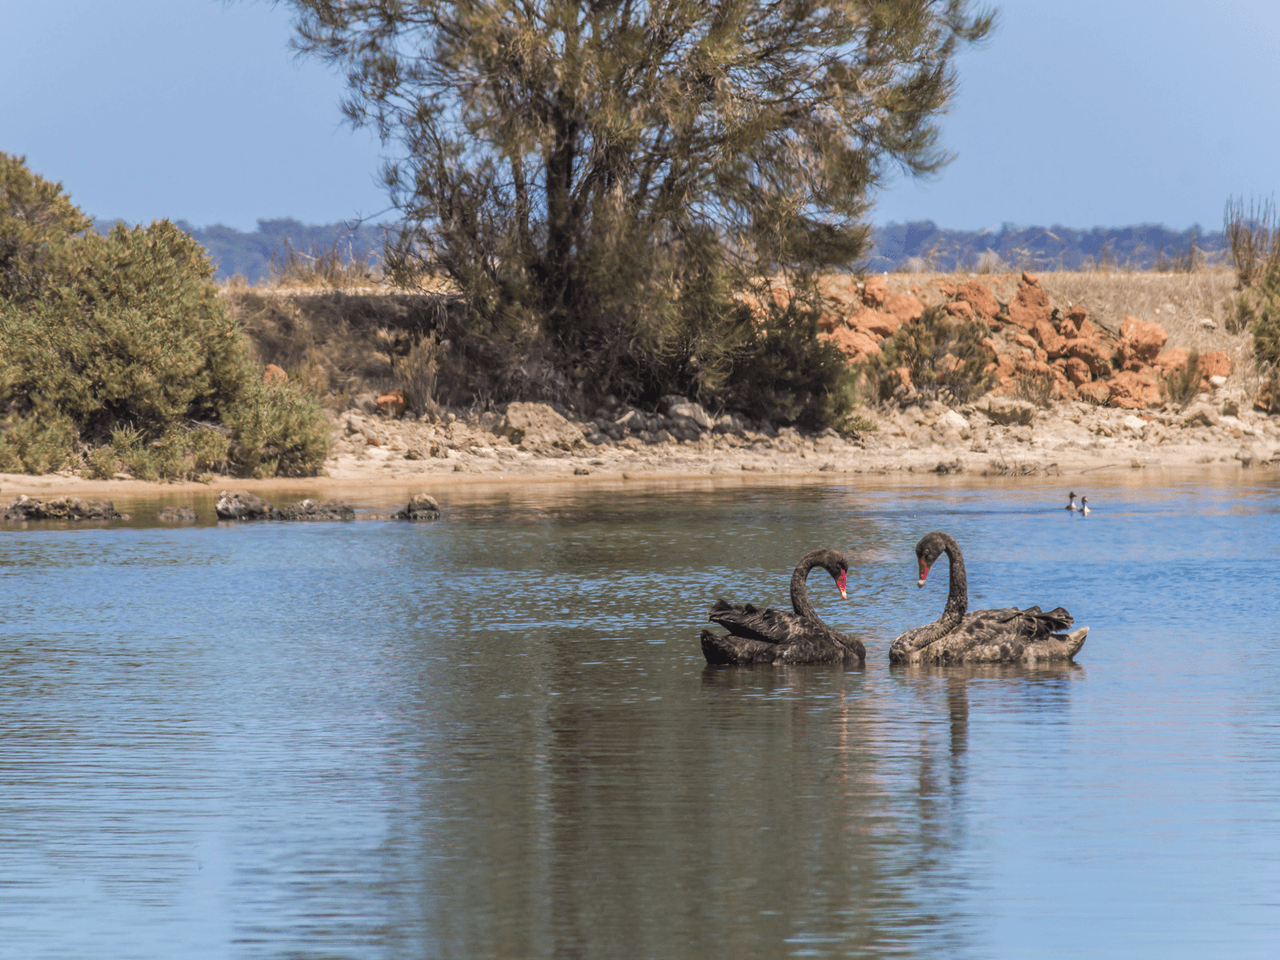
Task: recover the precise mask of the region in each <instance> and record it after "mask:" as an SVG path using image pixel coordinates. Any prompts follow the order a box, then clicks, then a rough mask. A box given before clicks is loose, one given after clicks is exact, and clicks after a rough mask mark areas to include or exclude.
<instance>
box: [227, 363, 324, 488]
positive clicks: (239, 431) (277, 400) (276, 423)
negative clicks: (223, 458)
mask: <svg viewBox="0 0 1280 960" xmlns="http://www.w3.org/2000/svg"><path fill="white" fill-rule="evenodd" d="M226 422H227V424H228V426H230V427H231V430H232V440H231V444H230V447H229V452H228V456H229V458H230V461H231V466H232V469H233V470H234V471H235V473H236V474H238V475H239V476H250V477H274V476H281V477H305V476H310V475H312V474H314V473H315V469H316V466H317V465H318V464H319V463H321V462H322V461H323V460H324V458H325V456H326V454H327V452H328V447H329V430H328V427H327V426H326V425H325V421H324V417H323V415H322V413H321V410H320V406H319V404H318V403H317V402H316V401H314V400H312V399H309V398H307V397H304V396H303V395H302V394H301V393H299V392H298V391H297V390H296V389H293V388H292V385H291V384H268V383H262V382H260V381H259V382H258V383H257V384H256V388H255V389H254V390H252V391H246V394H245V395H244V396H243V397H242V398H241V399H240V400H238V401H237V402H236V403H235V404H233V405H232V406H231V407H230V408H229V409H228V411H227V415H226Z"/></svg>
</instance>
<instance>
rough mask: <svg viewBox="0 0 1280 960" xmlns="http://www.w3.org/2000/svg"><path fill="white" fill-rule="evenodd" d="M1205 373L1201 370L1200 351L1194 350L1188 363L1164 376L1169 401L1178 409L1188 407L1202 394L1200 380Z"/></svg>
mask: <svg viewBox="0 0 1280 960" xmlns="http://www.w3.org/2000/svg"><path fill="white" fill-rule="evenodd" d="M1203 376H1204V372H1203V371H1202V370H1201V369H1200V351H1199V350H1192V351H1191V353H1189V354H1188V355H1187V362H1186V363H1185V364H1183V365H1182V366H1181V367H1179V368H1178V369H1177V370H1174V371H1173V372H1171V373H1169V374H1167V375H1165V376H1163V377H1162V378H1161V382H1162V383H1163V385H1164V394H1165V397H1166V398H1167V399H1168V401H1169V402H1170V403H1172V404H1176V405H1177V406H1178V407H1180V408H1182V407H1186V406H1188V405H1189V404H1190V403H1191V401H1192V400H1194V399H1195V398H1196V394H1197V393H1199V392H1200V380H1201V378H1202V377H1203Z"/></svg>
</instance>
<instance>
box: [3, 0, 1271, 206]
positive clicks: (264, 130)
mask: <svg viewBox="0 0 1280 960" xmlns="http://www.w3.org/2000/svg"><path fill="white" fill-rule="evenodd" d="M1000 9H1001V26H1000V28H999V30H998V31H997V32H996V34H995V35H994V37H992V39H991V40H990V41H989V42H988V43H986V44H985V45H984V46H982V47H981V48H978V49H974V50H970V51H967V52H966V53H964V54H963V55H962V56H961V58H960V60H959V70H960V77H961V83H960V89H959V95H958V98H957V100H956V103H955V105H954V106H953V108H952V110H951V112H950V113H949V114H948V115H947V116H946V117H945V118H944V121H943V129H944V140H945V143H946V145H947V147H948V149H950V150H952V151H954V152H955V153H957V154H958V157H957V159H956V160H955V162H954V163H952V164H951V165H950V166H949V167H947V168H946V169H945V170H944V171H943V172H942V173H941V175H940V176H938V177H937V178H935V179H934V180H932V181H929V182H927V183H920V182H918V181H915V182H913V181H910V180H903V179H902V178H900V177H899V178H896V179H895V180H894V181H893V182H892V183H890V184H889V185H888V186H887V187H886V188H885V189H884V190H883V191H881V193H880V194H879V195H878V198H877V206H876V208H875V210H874V211H873V219H874V220H875V221H876V222H878V223H885V222H888V221H891V220H896V221H899V222H901V221H904V220H925V219H928V220H934V221H936V222H937V223H938V224H939V225H940V226H943V227H951V228H955V229H977V228H982V227H990V226H998V225H999V224H1001V223H1003V222H1011V223H1015V224H1020V225H1024V226H1030V225H1041V226H1052V225H1054V224H1061V225H1063V226H1070V227H1077V228H1088V227H1093V226H1127V225H1131V224H1138V223H1163V224H1165V225H1167V226H1170V227H1173V228H1178V229H1181V228H1186V227H1189V226H1191V225H1192V224H1196V223H1198V224H1200V225H1201V226H1203V227H1204V228H1206V229H1219V228H1220V227H1221V222H1222V208H1223V204H1224V203H1225V201H1226V200H1227V198H1228V197H1229V196H1233V195H1234V196H1244V197H1252V196H1256V197H1271V196H1273V195H1275V194H1276V193H1277V186H1278V184H1277V180H1280V161H1278V160H1277V158H1280V123H1278V122H1277V121H1276V117H1275V103H1276V94H1277V91H1280V0H1220V2H1218V3H1215V4H1208V3H1205V2H1203V0H1200V2H1194V3H1193V2H1191V0H1008V2H1006V3H1004V4H1003V5H1001V6H1000ZM290 35H291V23H290V18H289V8H288V7H287V6H286V5H283V4H282V5H280V6H272V5H271V4H269V3H263V2H235V3H223V2H221V0H112V2H106V0H0V50H3V51H4V52H3V55H2V56H0V150H4V151H6V152H9V153H14V154H19V155H24V154H25V155H26V157H27V159H28V162H29V164H30V166H31V167H32V168H33V169H34V170H35V171H36V172H37V173H39V174H41V175H42V176H45V177H48V178H50V179H54V180H61V181H62V183H63V186H64V187H65V188H66V189H67V191H68V192H69V193H70V194H71V197H72V199H73V200H74V201H75V202H76V203H77V204H79V205H80V206H81V208H82V209H84V210H85V212H86V213H89V214H91V215H94V216H100V217H123V218H125V219H127V220H131V221H139V220H140V221H148V220H151V219H154V218H158V217H169V218H170V219H185V220H187V221H189V222H191V223H192V224H194V225H196V226H209V225H212V224H214V223H223V224H226V225H228V226H232V227H236V228H238V229H241V230H251V229H253V227H254V225H255V222H256V221H257V220H258V219H259V218H263V219H268V218H274V217H294V218H296V219H298V220H301V221H303V222H304V223H316V224H320V223H333V222H337V221H340V220H344V219H351V218H355V217H360V216H369V215H374V217H375V219H377V218H378V217H377V216H376V215H378V214H380V213H381V212H382V211H383V210H384V209H385V208H386V198H385V194H384V193H383V192H382V190H381V189H380V187H379V186H378V184H377V169H378V165H379V158H380V157H381V155H382V153H383V150H382V148H381V147H380V145H379V144H378V143H377V141H376V138H375V137H374V136H373V135H372V134H371V133H370V132H368V131H363V130H362V131H353V130H351V129H350V128H349V127H348V126H346V125H345V124H344V122H343V120H342V117H341V115H340V113H339V110H338V101H339V98H340V96H341V94H342V89H343V85H342V82H341V79H340V78H339V77H338V76H337V75H335V74H334V73H332V72H330V71H328V70H326V69H325V68H324V67H322V66H321V65H319V64H317V63H315V62H314V61H306V60H301V61H300V60H298V59H296V57H295V56H294V54H293V53H292V51H290V49H289V47H288V42H289V38H290Z"/></svg>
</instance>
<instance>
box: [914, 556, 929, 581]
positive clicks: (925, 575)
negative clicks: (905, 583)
mask: <svg viewBox="0 0 1280 960" xmlns="http://www.w3.org/2000/svg"><path fill="white" fill-rule="evenodd" d="M928 579H929V565H928V564H927V563H925V562H924V561H923V560H921V561H920V579H919V580H917V581H916V586H917V587H923V586H924V582H925V581H926V580H928Z"/></svg>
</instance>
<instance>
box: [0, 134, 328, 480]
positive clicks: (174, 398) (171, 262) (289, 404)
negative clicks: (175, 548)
mask: <svg viewBox="0 0 1280 960" xmlns="http://www.w3.org/2000/svg"><path fill="white" fill-rule="evenodd" d="M0 159H3V160H4V161H5V163H6V164H7V165H6V166H5V167H4V170H3V174H4V177H5V182H6V183H7V184H9V185H10V186H9V191H8V196H9V197H10V198H12V197H15V196H16V197H19V198H23V197H27V196H28V195H35V196H38V197H40V198H41V202H42V203H43V204H44V205H45V207H47V208H48V209H50V210H52V211H54V213H55V214H56V216H54V215H52V214H51V215H50V216H49V217H46V218H45V222H47V223H49V224H51V226H50V227H49V229H48V231H47V236H46V238H45V242H44V243H43V245H41V246H39V251H38V253H37V254H30V253H28V252H20V253H19V254H16V255H15V256H14V257H13V258H12V260H11V263H12V264H16V266H15V267H14V268H13V269H12V270H10V271H9V274H8V276H12V277H16V278H17V280H16V282H17V284H18V285H17V287H16V288H15V289H12V290H9V291H7V295H6V296H4V297H0V342H3V343H4V351H3V353H2V354H0V415H4V416H7V417H8V426H7V427H6V433H7V446H6V448H5V449H6V450H7V451H9V452H8V453H7V454H2V455H5V456H8V457H9V458H10V460H12V458H13V457H14V456H16V457H17V460H18V461H19V462H20V463H21V464H22V467H23V469H25V470H28V471H31V472H48V471H49V470H50V469H57V468H58V467H60V466H62V465H63V464H65V463H67V462H78V461H79V459H80V456H81V453H82V452H83V451H85V450H89V449H93V448H97V447H103V446H104V445H106V444H108V443H109V444H110V448H111V451H112V453H111V456H114V457H115V458H116V459H117V460H118V461H120V462H121V463H123V464H124V465H125V466H126V467H128V468H129V469H130V470H131V471H132V472H133V473H134V475H135V476H139V477H146V478H160V477H179V476H190V475H193V473H195V472H198V471H200V470H202V469H204V468H205V467H206V466H207V465H209V464H212V463H216V462H218V461H219V460H221V459H225V458H226V457H227V449H229V446H230V444H227V443H226V442H225V438H223V441H222V442H223V444H224V446H219V444H218V443H212V441H211V440H210V439H209V438H208V437H207V436H206V434H208V433H209V430H208V429H207V428H203V427H200V426H199V424H221V425H222V426H223V427H224V428H227V429H229V430H230V431H231V434H232V438H233V440H234V442H235V444H236V448H237V450H238V451H239V454H238V457H237V458H236V459H234V460H233V461H232V466H235V465H236V464H238V463H251V464H252V470H253V471H254V472H255V473H260V472H261V469H262V467H261V464H262V462H263V460H264V459H265V458H278V460H279V462H280V463H282V464H284V465H285V468H286V469H287V470H288V471H290V473H289V475H298V474H300V473H307V472H314V470H315V469H316V467H317V466H318V465H319V463H320V461H321V460H322V459H323V457H324V454H325V450H324V444H323V442H322V443H320V444H319V445H317V444H316V441H315V437H316V435H317V434H323V427H322V424H321V421H320V415H319V412H318V410H315V408H314V405H308V404H306V403H304V402H303V401H301V399H300V398H299V397H296V396H292V395H291V394H290V391H289V390H287V389H285V390H283V391H282V390H279V389H268V388H267V387H266V385H264V384H263V383H262V380H261V376H260V374H259V373H258V371H257V369H256V367H255V364H254V363H253V361H252V357H251V350H250V346H249V343H248V340H247V338H246V337H245V336H244V333H243V332H242V331H241V329H240V328H239V326H238V325H237V324H236V323H235V321H233V320H232V319H231V317H230V316H229V314H228V313H227V311H226V309H225V308H224V306H223V304H222V303H221V301H220V300H219V298H218V295H217V288H216V287H215V286H214V284H213V283H212V281H211V276H212V269H211V267H210V266H209V262H208V260H207V258H206V257H205V256H204V253H203V251H202V250H201V248H200V247H199V245H198V244H196V243H195V241H193V240H192V239H191V238H190V237H189V236H188V235H187V234H185V233H183V232H182V231H181V230H179V229H177V228H176V227H174V226H173V225H172V224H170V223H169V222H167V221H157V222H156V223H153V224H151V225H150V226H148V227H145V228H143V227H138V228H135V229H132V230H127V229H125V228H124V227H123V226H117V227H116V228H115V229H114V230H112V231H111V233H110V234H109V235H108V236H105V237H104V236H101V235H99V234H96V233H87V234H84V235H67V234H64V235H62V236H59V235H58V229H66V228H70V227H75V226H77V225H79V224H80V223H81V220H79V219H77V218H76V216H72V215H70V214H68V213H67V210H68V209H69V210H71V211H73V212H74V213H75V214H76V215H77V216H78V211H75V210H74V208H73V207H70V205H69V203H66V202H65V198H63V197H60V196H58V195H54V196H52V198H51V196H50V194H49V191H48V189H46V187H47V184H46V183H45V181H42V180H40V178H39V177H36V176H34V175H32V174H29V173H27V172H26V171H25V168H24V167H22V165H21V163H20V162H16V161H12V160H11V158H8V157H5V156H4V155H0ZM24 175H25V182H26V183H27V185H28V187H27V188H23V189H19V188H15V187H13V186H12V185H13V184H15V183H16V184H19V185H20V186H21V184H22V183H23V182H24V179H23V178H24ZM55 194H56V186H55ZM4 212H5V209H4V208H3V207H2V206H0V216H2V215H3V214H4ZM7 212H8V215H9V216H10V221H6V222H9V223H10V226H11V227H12V231H11V232H12V234H13V235H12V236H11V237H10V238H9V242H8V247H7V248H15V249H20V250H27V251H29V250H31V249H35V246H33V241H31V239H30V236H29V232H24V228H22V227H21V217H22V215H23V211H22V210H18V211H17V212H16V213H15V211H14V210H13V209H9V210H8V211H7ZM15 223H16V224H18V226H13V224H15ZM15 238H16V239H15ZM0 246H3V238H0ZM7 248H6V249H7ZM32 264H36V265H37V266H38V269H37V268H36V267H33V266H32ZM308 411H309V414H308ZM308 415H309V416H310V420H308ZM193 428H194V429H193ZM211 443H212V446H211ZM255 444H266V445H267V446H268V448H269V450H268V449H262V450H255ZM197 451H199V452H197ZM219 451H220V452H219ZM277 451H283V452H279V453H277ZM110 459H111V458H110V457H109V456H108V455H107V454H106V453H97V454H95V455H94V457H93V460H92V464H91V466H90V469H91V471H92V472H95V473H99V474H100V473H102V472H103V471H105V470H107V468H108V467H109V466H110Z"/></svg>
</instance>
